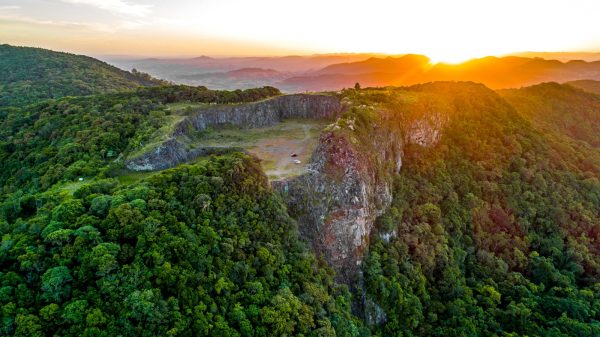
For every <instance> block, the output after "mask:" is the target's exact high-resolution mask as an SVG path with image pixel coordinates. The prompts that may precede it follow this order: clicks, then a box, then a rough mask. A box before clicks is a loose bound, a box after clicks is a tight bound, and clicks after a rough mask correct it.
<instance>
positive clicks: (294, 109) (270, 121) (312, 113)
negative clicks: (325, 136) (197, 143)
mask: <svg viewBox="0 0 600 337" xmlns="http://www.w3.org/2000/svg"><path fill="white" fill-rule="evenodd" d="M341 108H342V106H341V104H340V100H339V99H338V98H337V97H335V96H326V95H308V94H297V95H286V96H279V97H275V98H271V99H268V100H265V101H261V102H256V103H249V104H241V105H225V106H217V107H214V108H209V109H205V110H201V111H199V112H198V113H196V114H194V115H192V116H190V117H188V118H186V119H185V120H184V121H182V122H181V123H179V124H178V125H177V126H176V128H175V132H174V135H175V136H178V135H181V134H185V133H186V132H188V130H189V127H192V128H193V129H194V130H196V131H202V130H204V129H206V128H207V127H209V126H217V125H234V126H239V127H242V128H261V127H267V126H273V125H275V124H277V123H279V122H280V121H281V120H283V119H287V118H325V119H331V118H334V117H335V116H336V115H337V114H338V113H339V112H340V111H341Z"/></svg>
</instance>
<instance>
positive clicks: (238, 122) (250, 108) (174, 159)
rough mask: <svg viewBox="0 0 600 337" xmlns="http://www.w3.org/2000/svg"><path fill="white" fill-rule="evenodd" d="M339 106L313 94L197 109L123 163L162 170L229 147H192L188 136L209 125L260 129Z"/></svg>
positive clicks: (332, 113)
mask: <svg viewBox="0 0 600 337" xmlns="http://www.w3.org/2000/svg"><path fill="white" fill-rule="evenodd" d="M341 109H342V105H341V103H340V100H339V98H338V97H336V96H330V95H317V94H295V95H284V96H278V97H275V98H271V99H267V100H264V101H260V102H255V103H247V104H236V105H223V106H214V107H209V108H202V109H198V110H196V111H194V112H193V113H192V114H191V115H190V116H187V117H186V118H184V119H183V120H182V121H181V122H179V123H178V124H177V125H175V127H174V131H173V132H172V134H171V136H170V137H169V138H168V139H167V140H165V141H163V142H161V143H160V144H159V145H158V146H156V147H154V148H152V149H151V150H148V151H146V152H144V153H142V154H141V155H138V156H135V157H133V158H130V159H128V160H127V161H126V162H125V165H126V167H127V168H128V169H130V170H132V171H154V170H163V169H166V168H170V167H174V166H175V165H177V164H179V163H182V162H185V161H188V160H191V159H194V158H196V157H198V156H201V155H205V154H210V153H215V152H222V151H228V150H232V149H224V148H215V147H212V148H205V147H200V148H195V147H194V146H191V145H190V144H189V141H188V138H187V137H188V136H190V135H191V134H193V133H194V132H199V131H203V130H205V129H206V128H207V127H210V126H219V125H234V126H238V127H241V128H260V127H267V126H273V125H275V124H277V123H279V122H280V121H282V120H284V119H288V118H323V119H332V120H333V119H334V118H335V117H336V116H338V114H339V113H340V111H341ZM237 150H239V149H237Z"/></svg>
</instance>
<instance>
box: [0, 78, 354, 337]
mask: <svg viewBox="0 0 600 337" xmlns="http://www.w3.org/2000/svg"><path fill="white" fill-rule="evenodd" d="M278 94H280V93H279V91H278V90H277V89H275V88H270V87H266V88H262V89H249V90H244V91H232V92H229V91H210V90H207V89H206V88H203V87H198V88H192V87H186V86H170V87H169V86H163V87H156V88H141V89H138V90H137V91H135V92H126V93H117V94H107V95H97V96H90V97H82V98H77V97H69V98H63V99H59V100H56V101H45V102H42V103H39V104H36V105H30V106H28V107H24V108H9V109H4V111H3V115H2V130H3V131H2V132H3V133H2V140H3V141H2V144H1V150H2V152H1V155H0V158H1V159H2V171H3V173H2V176H1V181H2V186H3V193H2V200H1V202H2V213H1V214H2V220H0V233H1V234H2V242H1V244H0V245H1V247H2V248H1V249H0V265H1V266H2V268H1V271H0V305H1V306H2V320H1V321H0V334H1V335H15V336H43V335H85V336H115V335H126V336H134V335H138V336H157V335H169V336H175V335H187V336H266V335H272V334H275V335H306V336H308V335H311V336H334V335H336V334H337V335H340V336H358V335H360V334H363V335H364V334H366V330H364V328H363V327H362V324H361V322H360V321H359V320H358V319H357V318H356V317H354V316H352V315H351V314H350V304H351V300H350V294H349V293H348V290H347V288H346V287H345V286H340V285H336V284H334V283H333V272H332V271H331V270H330V269H329V268H328V267H327V266H326V265H324V263H323V262H320V261H318V260H316V259H315V257H314V256H313V255H312V254H310V253H309V252H308V251H307V249H306V247H305V246H304V244H303V243H301V242H300V241H299V239H298V238H297V229H296V228H295V225H294V221H293V220H292V219H291V218H290V217H289V216H288V215H287V212H286V210H285V207H284V206H283V203H282V201H281V199H280V198H279V196H277V195H276V194H275V193H274V192H273V191H272V190H271V189H270V187H269V185H268V182H267V179H266V177H265V175H264V173H263V172H262V171H261V169H260V165H259V164H258V162H257V161H256V159H253V158H251V157H248V156H246V155H242V154H231V155H228V156H221V157H212V158H209V159H205V160H201V161H199V162H198V163H196V164H194V165H183V166H180V167H178V168H176V169H172V170H168V171H164V172H161V173H159V174H156V175H153V176H151V177H149V178H147V179H146V180H143V181H141V182H140V181H138V179H136V178H135V175H134V177H133V178H132V179H130V180H126V181H124V180H121V179H119V178H120V176H119V174H121V173H122V169H120V168H121V167H122V163H120V162H119V161H118V160H115V159H116V158H119V157H120V156H122V155H125V154H127V153H129V152H131V151H133V150H135V149H136V148H137V147H138V146H139V143H140V142H143V141H144V140H145V139H147V138H148V137H149V135H151V134H152V132H154V131H155V130H157V129H159V128H160V126H161V124H162V123H164V122H165V120H166V119H168V117H169V113H170V110H169V109H168V108H167V107H166V106H165V104H166V103H174V102H175V103H176V102H206V103H209V102H213V103H236V102H248V101H255V100H259V99H263V98H265V97H270V96H273V95H278ZM79 178H81V179H85V181H83V182H82V181H79Z"/></svg>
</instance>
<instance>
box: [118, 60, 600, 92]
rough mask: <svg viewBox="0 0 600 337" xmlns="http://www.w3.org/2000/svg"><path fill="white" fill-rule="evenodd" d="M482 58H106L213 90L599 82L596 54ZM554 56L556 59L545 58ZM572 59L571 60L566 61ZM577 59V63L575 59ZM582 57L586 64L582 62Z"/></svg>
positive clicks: (599, 67)
mask: <svg viewBox="0 0 600 337" xmlns="http://www.w3.org/2000/svg"><path fill="white" fill-rule="evenodd" d="M522 55H529V56H530V57H525V56H506V57H494V56H489V57H484V58H478V59H473V60H470V61H467V62H464V63H461V64H445V63H436V64H434V63H432V62H431V61H430V60H429V58H427V57H426V56H423V55H415V54H407V55H400V56H385V55H373V54H339V55H337V54H336V55H313V56H286V57H229V58H213V57H207V56H202V57H197V58H190V59H143V60H123V59H119V60H109V61H110V62H111V63H113V64H115V65H117V66H119V67H122V68H125V69H130V68H136V69H140V70H142V71H144V72H148V73H150V74H152V75H154V76H157V77H160V78H165V79H167V80H170V81H173V82H176V83H182V84H190V85H205V86H207V87H209V88H212V89H237V88H250V87H256V86H263V85H272V86H276V87H278V88H281V89H282V90H284V91H287V92H301V91H321V90H339V89H342V88H347V87H352V86H354V84H355V83H356V82H359V83H360V84H361V85H362V86H363V87H365V86H388V85H411V84H415V83H423V82H431V81H448V80H450V81H474V82H481V83H483V84H485V85H487V86H489V87H491V88H494V89H503V88H516V87H521V86H528V85H533V84H537V83H542V82H549V81H555V82H567V81H577V80H600V61H590V60H596V59H598V60H600V54H598V53H523V54H522ZM549 57H556V58H559V59H560V60H555V59H547V58H549ZM569 58H574V60H569ZM575 58H578V59H575ZM582 59H585V60H582Z"/></svg>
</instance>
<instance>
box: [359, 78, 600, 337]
mask: <svg viewBox="0 0 600 337" xmlns="http://www.w3.org/2000/svg"><path fill="white" fill-rule="evenodd" d="M556 91H558V92H561V91H563V93H562V95H555V94H554V93H555V92H556ZM568 93H571V95H568ZM511 94H512V95H514V96H518V97H525V96H526V97H527V98H528V99H529V100H531V101H530V103H531V105H528V106H527V108H528V110H527V111H525V112H520V111H517V110H516V109H515V108H514V107H512V106H511V105H509V104H508V103H507V102H506V101H504V100H503V99H502V98H501V97H500V96H498V95H497V94H496V93H495V92H493V91H491V90H489V89H487V88H485V87H483V86H482V85H477V84H452V83H433V84H427V85H419V86H414V87H410V88H408V89H405V88H403V89H395V90H394V89H387V90H371V91H365V90H363V91H362V92H361V94H360V96H358V95H356V93H354V92H353V91H352V90H350V91H348V93H347V95H348V96H349V97H350V98H351V99H352V100H353V101H354V102H355V104H359V105H360V106H362V107H364V106H369V105H371V106H373V105H376V106H380V107H384V111H385V113H388V114H391V118H392V119H395V120H397V119H404V118H407V117H409V116H410V115H414V114H418V113H419V112H423V113H425V114H428V113H429V114H431V113H435V114H441V115H444V116H449V124H448V125H447V126H446V127H445V128H444V135H443V136H442V138H441V141H440V143H439V144H438V145H436V146H435V147H434V148H424V147H421V146H419V145H409V146H408V147H407V148H406V149H405V156H406V157H405V161H404V163H405V164H404V167H403V168H402V170H401V172H400V174H399V175H398V176H396V177H395V189H394V201H393V203H392V207H391V208H390V209H389V211H388V212H387V213H386V214H385V215H384V216H382V217H381V218H380V219H378V224H377V226H378V234H376V235H373V236H372V242H371V245H370V251H369V254H368V257H367V258H366V261H365V265H364V278H365V287H366V292H367V294H368V296H369V297H370V298H372V299H373V300H374V301H375V302H376V303H378V304H379V305H380V306H381V308H382V309H383V311H384V312H385V314H386V316H387V320H386V322H385V323H383V324H381V325H380V326H377V327H375V328H374V329H373V332H374V333H377V334H378V335H381V336H565V337H566V336H598V335H600V214H599V213H598V210H599V209H600V182H599V180H598V177H599V175H600V153H599V152H598V148H597V147H590V145H589V144H588V143H584V142H580V141H579V139H586V140H587V139H589V141H590V143H593V141H594V139H595V138H594V136H595V135H596V134H597V132H598V131H599V130H600V129H598V128H597V125H598V124H596V123H597V122H598V121H600V109H598V108H597V105H596V104H597V101H598V99H599V97H592V96H589V97H587V98H588V100H587V101H586V100H585V99H581V97H580V96H586V94H584V93H583V92H579V91H574V90H573V89H572V88H571V87H567V86H560V85H558V84H544V85H541V86H536V87H533V88H526V89H521V90H518V91H516V92H514V93H511ZM565 98H566V99H567V100H566V102H565V103H561V104H559V103H557V101H561V99H565ZM548 101H550V102H554V103H548ZM573 101H575V102H578V103H580V104H583V103H587V106H581V105H576V106H571V105H569V104H568V103H569V102H573ZM535 104H538V106H535V107H534V105H535ZM548 104H552V105H553V106H554V107H555V111H551V112H548V113H547V114H546V115H544V116H545V117H547V120H542V119H543V118H544V116H538V115H536V116H531V115H530V114H529V112H530V111H532V110H533V111H536V110H537V109H538V108H539V109H543V108H544V107H546V106H547V105H548ZM559 107H562V109H563V110H562V111H559ZM355 113H358V114H361V113H362V114H363V119H367V120H368V118H372V117H369V116H372V112H370V111H369V110H368V109H367V110H365V111H364V112H361V111H360V110H356V111H355ZM560 113H563V114H566V113H571V114H572V116H571V115H570V116H571V117H570V118H572V119H575V120H579V121H582V120H587V121H588V123H579V124H576V125H569V126H568V127H566V128H560V127H557V128H553V130H556V131H557V132H555V133H553V132H552V131H549V130H548V128H547V126H548V125H552V124H553V123H557V120H556V119H557V115H558V114H560ZM530 117H531V118H532V119H529V118H530ZM563 118H564V119H567V117H566V116H565V117H563ZM590 125H591V127H594V128H595V130H596V133H595V134H593V133H590V132H589V128H590ZM540 130H544V131H543V132H541V131H540ZM570 136H573V137H574V138H570ZM590 137H591V138H590Z"/></svg>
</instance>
